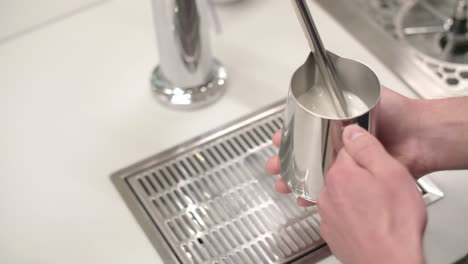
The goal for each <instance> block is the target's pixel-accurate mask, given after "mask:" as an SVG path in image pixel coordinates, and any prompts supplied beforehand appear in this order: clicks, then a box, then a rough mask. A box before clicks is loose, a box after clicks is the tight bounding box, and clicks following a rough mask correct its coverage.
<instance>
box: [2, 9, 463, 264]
mask: <svg viewBox="0 0 468 264" xmlns="http://www.w3.org/2000/svg"><path fill="white" fill-rule="evenodd" d="M88 2H89V1H88ZM101 2H102V3H101V4H100V5H96V6H94V7H92V8H88V9H85V10H83V11H82V12H78V13H76V14H74V15H69V16H68V17H66V18H64V19H61V20H57V21H55V22H54V23H50V24H48V25H47V26H44V27H40V28H37V29H36V30H32V31H31V32H27V33H26V34H22V35H19V36H17V37H15V38H12V39H9V40H8V41H5V42H3V43H0V120H1V121H2V123H1V126H0V128H1V132H0V135H1V136H0V171H2V172H3V175H2V177H0V186H1V187H2V190H1V192H0V210H1V212H2V213H1V217H0V226H1V229H0V230H1V231H0V263H161V259H160V258H159V256H158V255H157V253H156V251H155V250H154V249H153V247H152V245H151V243H150V242H149V241H148V239H147V238H146V236H145V234H144V233H143V232H142V229H141V228H140V227H139V225H138V224H137V222H136V221H135V219H134V218H133V216H132V215H131V213H130V211H129V210H128V209H127V207H126V206H125V204H124V202H123V200H122V199H121V198H120V196H119V194H118V193H117V191H116V189H115V187H114V186H113V185H112V183H111V181H110V178H109V175H110V174H111V173H112V172H114V171H116V170H118V169H120V168H122V167H126V166H127V165H130V164H132V163H134V162H136V161H139V160H141V159H143V158H146V157H148V156H150V155H152V154H155V153H157V152H160V151H162V150H164V149H166V148H169V147H171V146H173V145H175V144H178V143H181V142H182V141H185V140H187V139H189V138H191V137H194V136H196V135H198V134H200V133H203V132H205V131H207V130H209V129H212V128H215V127H218V126H220V125H222V124H224V123H226V122H228V121H231V120H233V119H235V118H238V117H241V116H243V115H245V114H248V113H250V112H252V111H254V110H257V109H258V108H260V107H261V106H265V105H268V104H270V103H272V102H275V101H277V100H279V99H282V98H284V97H285V96H286V93H287V88H288V82H289V77H290V75H291V73H292V72H293V71H294V69H295V68H296V67H297V66H298V65H300V64H301V63H302V62H303V60H304V59H305V57H306V55H307V43H306V41H305V39H304V37H303V35H302V32H301V30H300V27H299V25H298V23H297V21H296V19H295V17H294V13H293V10H292V8H291V7H290V6H289V1H272V0H270V1H268V0H248V1H247V0H246V1H244V2H242V3H240V4H237V5H229V6H223V7H221V8H220V17H221V20H222V23H223V30H224V33H223V34H222V35H221V36H217V37H215V38H214V39H213V46H214V50H215V54H216V56H217V57H218V58H219V59H220V60H221V61H222V62H223V63H224V64H225V65H226V66H227V67H228V70H229V74H230V80H229V88H228V92H227V94H226V95H225V96H224V97H223V98H222V100H221V101H219V102H218V103H217V104H215V105H213V106H210V107H208V108H205V109H203V110H199V111H191V112H178V111H173V110H169V109H167V108H164V107H162V106H161V105H160V104H158V103H157V102H156V101H155V100H154V98H153V96H152V94H151V91H150V88H149V75H150V72H151V70H152V69H153V67H154V66H155V65H156V63H157V61H158V55H157V52H156V46H155V45H156V44H155V37H154V33H153V32H154V29H153V23H152V17H151V7H150V1H149V0H137V1H131V0H110V1H101ZM312 6H313V13H314V16H315V19H316V20H317V23H318V26H319V28H320V31H321V32H322V35H323V38H324V42H325V44H326V46H327V47H328V48H329V49H330V50H332V51H335V52H336V53H338V54H340V55H342V56H345V57H350V58H354V59H357V60H360V61H362V62H364V63H366V64H368V65H369V66H370V67H371V68H373V69H374V70H375V71H376V72H377V74H378V76H379V77H380V78H381V80H382V83H383V84H384V85H387V86H389V87H392V88H393V89H395V90H397V91H399V92H402V93H405V94H407V95H411V93H410V92H409V91H408V90H407V89H406V87H405V85H404V84H403V83H402V82H401V81H400V80H399V79H397V78H396V77H395V76H394V75H393V74H392V73H391V72H390V71H388V69H386V68H385V67H384V66H383V65H382V64H381V63H380V62H379V61H377V59H376V58H375V57H374V56H372V55H371V54H369V53H368V52H367V51H366V50H365V48H364V47H363V46H362V45H360V44H359V43H358V42H357V41H356V40H355V39H354V38H353V37H351V36H350V35H349V34H348V33H346V32H344V30H343V29H341V28H340V27H339V26H338V25H337V24H336V22H334V20H333V19H331V18H330V17H329V16H328V15H327V14H325V13H324V12H323V11H322V10H321V9H319V8H318V7H317V6H316V5H312ZM462 174H464V173H463V172H454V173H440V174H437V175H435V176H434V177H433V179H434V181H435V182H436V183H437V184H438V185H439V186H440V187H441V188H442V189H443V191H445V193H446V197H445V198H444V199H443V200H442V201H440V202H437V203H436V204H434V205H431V206H430V208H429V223H428V227H427V230H426V236H425V253H426V256H427V258H428V260H429V262H430V263H447V262H450V261H453V260H455V259H457V258H459V257H461V256H462V255H463V254H465V252H467V251H468V248H467V247H465V246H464V245H467V244H468V230H467V229H466V228H464V225H463V224H464V223H463V221H464V220H465V219H466V217H467V216H468V215H467V213H468V202H467V199H466V197H465V194H466V193H467V188H468V175H467V176H465V177H463V175H462ZM324 262H326V263H330V262H336V260H335V259H334V258H333V257H330V258H328V259H327V260H325V261H324Z"/></svg>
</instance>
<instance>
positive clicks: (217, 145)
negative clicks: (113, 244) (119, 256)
mask: <svg viewBox="0 0 468 264" xmlns="http://www.w3.org/2000/svg"><path fill="white" fill-rule="evenodd" d="M284 108H285V101H284V100H281V101H279V102H276V103H274V104H272V105H270V106H268V107H265V108H262V109H260V110H258V111H256V112H254V113H253V114H251V115H249V116H246V117H244V118H241V119H238V120H236V121H234V122H231V123H229V124H227V125H225V126H222V127H220V128H218V129H215V130H212V131H209V132H207V133H204V134H202V135H201V136H198V137H195V138H193V139H191V140H189V141H187V142H185V143H182V144H180V145H178V146H175V147H173V148H171V149H169V150H167V151H164V152H161V153H159V154H156V155H154V156H152V157H149V158H147V159H145V160H143V161H141V162H138V163H136V164H134V165H131V166H129V167H127V168H125V169H122V170H120V171H117V172H115V173H113V174H112V175H111V180H112V182H113V183H114V185H115V186H116V188H117V189H118V191H119V192H120V194H121V196H122V197H123V199H124V201H125V203H126V204H127V206H128V208H129V209H130V210H131V212H132V213H133V215H134V216H135V218H136V219H137V221H138V222H139V224H140V226H141V227H142V228H143V230H144V232H145V233H146V235H147V237H148V238H149V240H150V241H151V243H152V244H153V246H154V248H155V249H156V250H157V252H158V253H159V255H160V256H161V259H163V260H164V263H170V264H172V263H174V264H176V263H249V262H251V263H297V264H299V263H306V262H307V263H310V262H314V263H315V262H317V261H319V260H321V259H323V258H325V257H327V256H329V255H330V251H329V249H328V247H327V246H326V244H325V242H324V241H323V240H322V239H321V238H320V236H319V230H318V228H319V222H320V217H319V215H318V213H317V210H316V208H315V207H310V208H306V209H302V208H299V207H297V206H295V198H294V197H293V196H292V195H282V194H278V193H276V192H275V191H274V190H273V184H274V181H275V179H277V177H271V176H266V174H265V172H264V170H263V167H264V166H263V164H264V162H265V161H266V160H267V158H268V157H269V156H272V155H273V154H274V153H275V152H276V149H275V148H274V147H273V145H272V143H271V141H270V138H271V135H272V134H273V133H274V132H275V131H276V130H277V129H279V128H280V127H281V122H282V121H281V120H282V116H283V111H284ZM418 187H419V188H420V190H421V191H422V193H423V197H424V200H425V202H426V205H428V204H430V203H433V202H435V201H437V200H439V199H440V198H442V197H443V193H442V192H441V190H440V189H439V188H438V187H437V186H436V185H435V184H434V183H433V182H432V181H431V180H430V179H429V178H428V177H424V178H422V179H420V180H419V181H418ZM283 212H284V213H283Z"/></svg>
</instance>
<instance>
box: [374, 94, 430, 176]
mask: <svg viewBox="0 0 468 264" xmlns="http://www.w3.org/2000/svg"><path fill="white" fill-rule="evenodd" d="M423 115H424V110H423V109H422V107H421V100H415V99H410V98H407V97H404V96H402V95H400V94H398V93H396V92H393V91H392V90H390V89H387V88H383V89H382V96H381V101H380V106H379V116H378V123H377V135H378V138H379V140H380V142H381V143H382V144H383V145H384V146H385V149H386V150H387V151H388V153H390V155H392V156H393V157H394V158H396V159H397V160H398V161H400V162H401V163H403V164H404V165H405V166H406V167H407V168H408V170H409V171H410V173H411V174H412V175H413V176H414V177H415V178H419V177H421V176H423V175H425V174H428V173H430V172H433V171H434V170H435V168H434V162H433V160H432V158H431V157H430V153H431V152H432V150H431V149H429V148H430V145H429V144H425V143H424V142H422V140H421V134H422V133H423V134H424V133H427V131H422V130H423V129H422V128H421V121H422V120H423V119H424V118H423Z"/></svg>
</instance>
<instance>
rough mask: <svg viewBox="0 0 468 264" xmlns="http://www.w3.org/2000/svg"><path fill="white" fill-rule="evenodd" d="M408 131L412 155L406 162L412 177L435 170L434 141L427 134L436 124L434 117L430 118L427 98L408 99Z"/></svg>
mask: <svg viewBox="0 0 468 264" xmlns="http://www.w3.org/2000/svg"><path fill="white" fill-rule="evenodd" d="M408 100H409V101H408V109H407V110H408V112H409V115H408V119H407V121H406V122H408V124H409V125H408V131H407V136H408V138H407V140H408V141H409V142H411V143H410V145H411V146H412V147H411V149H412V150H411V151H410V152H411V153H410V155H411V156H412V157H411V158H410V164H407V165H408V167H409V169H410V172H411V173H412V174H413V175H414V177H416V178H419V177H421V176H424V175H426V174H429V173H431V172H434V171H437V170H438V169H437V166H436V161H437V159H438V158H437V157H435V153H436V152H435V151H434V149H435V148H436V147H437V146H435V144H434V143H435V142H434V141H432V140H431V137H432V136H430V135H429V134H430V133H431V132H432V130H431V128H432V127H434V126H437V124H436V122H437V120H435V119H434V118H431V115H432V113H431V111H432V109H431V106H430V105H428V104H427V102H428V101H427V100H418V99H408Z"/></svg>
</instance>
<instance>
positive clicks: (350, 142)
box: [343, 125, 392, 174]
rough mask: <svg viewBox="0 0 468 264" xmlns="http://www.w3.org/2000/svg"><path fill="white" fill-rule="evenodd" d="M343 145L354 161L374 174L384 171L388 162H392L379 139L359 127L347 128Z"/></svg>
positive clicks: (351, 126)
mask: <svg viewBox="0 0 468 264" xmlns="http://www.w3.org/2000/svg"><path fill="white" fill-rule="evenodd" d="M343 143H344V147H345V149H346V152H348V154H349V155H350V156H351V157H352V158H353V159H354V161H355V162H356V163H357V164H358V165H359V166H361V167H363V168H365V169H367V170H369V171H370V172H371V173H373V174H379V173H380V172H382V171H384V170H385V167H387V164H388V160H392V157H391V156H390V155H389V154H388V153H387V151H386V150H385V148H384V146H383V145H382V144H381V143H380V142H379V141H378V140H377V138H375V137H374V136H372V135H371V134H369V132H367V130H365V129H363V128H362V127H360V126H358V125H350V126H347V127H346V128H345V130H344V132H343Z"/></svg>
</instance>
